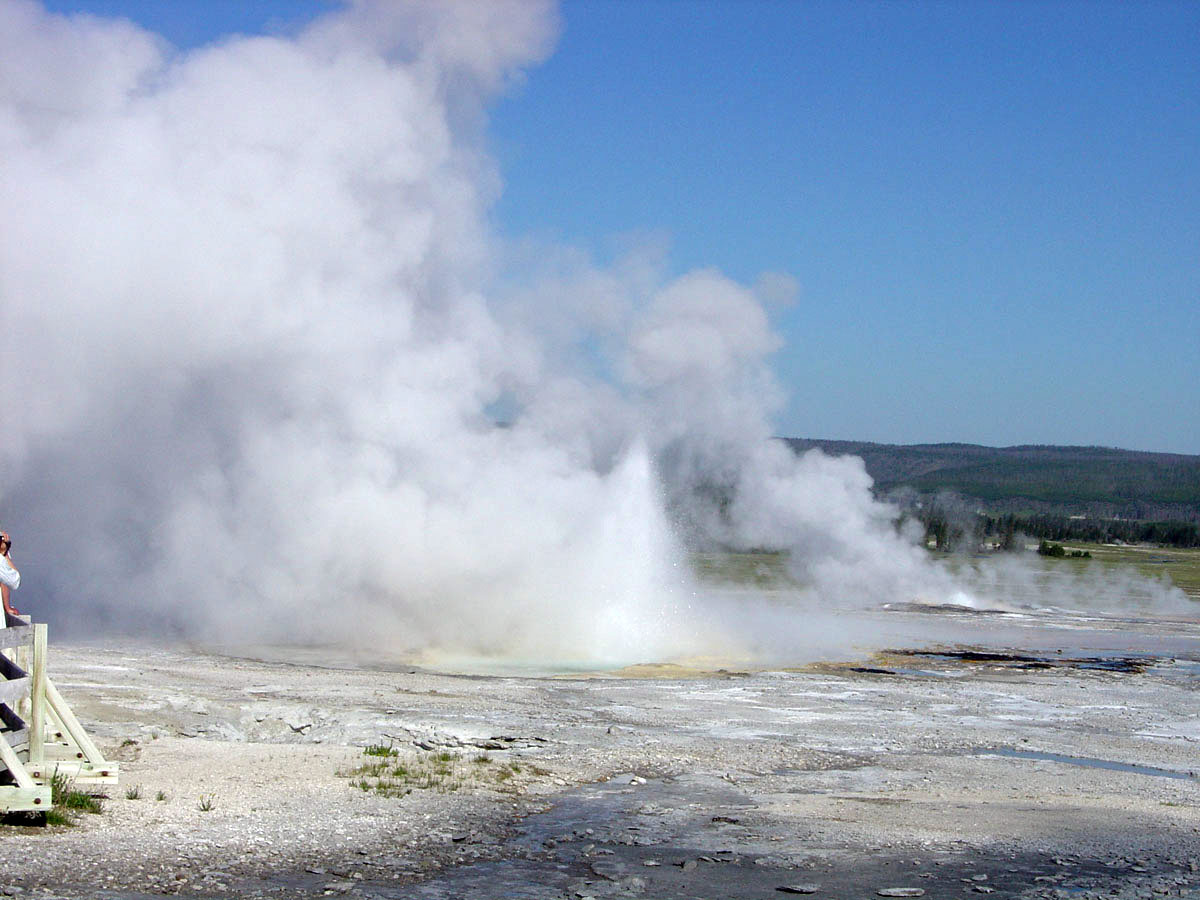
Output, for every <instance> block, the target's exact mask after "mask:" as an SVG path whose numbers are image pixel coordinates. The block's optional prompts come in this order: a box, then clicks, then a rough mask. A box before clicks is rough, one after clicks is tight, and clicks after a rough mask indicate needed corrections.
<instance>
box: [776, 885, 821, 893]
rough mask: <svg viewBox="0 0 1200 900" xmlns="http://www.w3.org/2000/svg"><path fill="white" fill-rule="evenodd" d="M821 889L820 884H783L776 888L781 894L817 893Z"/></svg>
mask: <svg viewBox="0 0 1200 900" xmlns="http://www.w3.org/2000/svg"><path fill="white" fill-rule="evenodd" d="M820 889H821V886H820V885H819V884H783V885H780V886H779V887H777V888H775V890H777V891H779V892H780V893H781V894H815V893H816V892H817V891H819V890H820Z"/></svg>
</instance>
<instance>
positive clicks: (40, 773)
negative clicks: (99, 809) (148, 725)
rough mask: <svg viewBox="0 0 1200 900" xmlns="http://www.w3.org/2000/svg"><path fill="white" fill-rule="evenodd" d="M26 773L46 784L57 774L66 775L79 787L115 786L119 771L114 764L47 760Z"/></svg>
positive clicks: (118, 778) (118, 767)
mask: <svg viewBox="0 0 1200 900" xmlns="http://www.w3.org/2000/svg"><path fill="white" fill-rule="evenodd" d="M28 772H29V775H30V777H31V778H33V779H34V780H35V781H45V782H48V781H49V780H50V779H51V778H52V777H53V776H54V773H56V772H57V773H58V774H60V775H66V776H67V777H69V778H70V779H71V780H72V781H74V782H75V783H76V784H80V785H83V784H116V783H117V782H118V781H119V780H120V774H121V769H120V766H118V765H117V764H116V763H115V762H106V763H105V764H104V765H102V766H94V765H92V764H91V763H89V762H81V761H79V760H63V761H61V762H53V763H52V762H50V761H49V760H47V761H46V762H45V763H43V764H42V765H40V766H35V767H33V768H31V769H28Z"/></svg>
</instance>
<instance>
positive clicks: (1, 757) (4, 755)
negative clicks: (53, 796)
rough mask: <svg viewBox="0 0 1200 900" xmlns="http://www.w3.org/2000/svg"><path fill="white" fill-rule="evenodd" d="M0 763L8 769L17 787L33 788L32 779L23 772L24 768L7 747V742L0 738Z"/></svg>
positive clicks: (10, 748) (14, 753) (11, 749)
mask: <svg viewBox="0 0 1200 900" xmlns="http://www.w3.org/2000/svg"><path fill="white" fill-rule="evenodd" d="M0 762H2V763H4V765H5V766H7V767H8V771H9V772H11V773H12V777H13V781H15V782H16V783H17V787H23V788H31V787H33V786H34V784H33V779H32V778H30V777H29V773H28V772H26V771H25V766H23V765H22V764H21V760H19V759H18V758H17V754H16V751H14V750H13V748H12V747H10V746H8V741H6V740H5V739H4V738H3V737H0Z"/></svg>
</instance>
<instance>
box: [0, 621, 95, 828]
mask: <svg viewBox="0 0 1200 900" xmlns="http://www.w3.org/2000/svg"><path fill="white" fill-rule="evenodd" d="M7 625H8V627H6V628H3V629H0V813H5V812H17V811H38V810H48V809H49V808H50V805H51V802H50V795H51V787H50V785H51V780H52V779H53V778H54V776H55V775H56V774H57V775H59V776H65V777H67V778H69V779H70V780H71V781H73V782H74V783H75V785H76V786H79V787H84V788H86V787H88V786H91V785H106V784H116V783H117V774H118V773H117V764H116V763H115V762H113V761H110V760H106V759H105V758H104V755H103V754H102V753H101V752H100V750H99V749H98V748H97V747H96V745H95V744H94V743H93V742H92V739H91V738H90V737H88V734H87V732H86V731H84V730H83V726H82V725H80V724H79V720H78V719H76V718H75V714H74V713H73V712H71V707H70V706H68V705H67V702H66V700H64V699H63V696H62V694H60V693H59V692H58V688H56V687H55V686H54V682H52V681H51V680H50V678H49V677H48V676H47V674H46V626H45V625H44V624H36V625H35V624H32V623H31V622H30V621H29V617H28V616H8V617H7Z"/></svg>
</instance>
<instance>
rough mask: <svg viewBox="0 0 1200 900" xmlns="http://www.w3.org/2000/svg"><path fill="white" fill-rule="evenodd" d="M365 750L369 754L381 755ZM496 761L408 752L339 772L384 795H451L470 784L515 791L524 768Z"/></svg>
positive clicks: (484, 756) (445, 753) (482, 756)
mask: <svg viewBox="0 0 1200 900" xmlns="http://www.w3.org/2000/svg"><path fill="white" fill-rule="evenodd" d="M389 749H392V750H393V752H392V753H390V754H388V755H389V757H398V756H400V752H399V751H398V750H394V748H389ZM363 753H364V755H365V756H377V755H379V754H375V753H367V752H366V751H363ZM492 763H493V759H492V757H491V756H489V755H488V754H486V753H480V754H477V755H475V756H473V757H470V758H469V759H464V757H463V756H462V755H461V754H459V753H454V752H452V751H449V750H439V751H434V752H417V753H411V754H406V755H405V756H404V758H403V759H389V760H388V761H382V760H379V761H376V760H368V761H365V762H363V763H362V764H361V765H358V766H355V767H353V768H352V769H349V770H348V771H343V770H339V771H338V772H337V774H338V776H339V777H342V778H348V779H350V784H351V786H352V787H355V788H357V789H358V790H360V791H363V792H364V793H375V794H378V795H379V796H381V797H404V796H407V795H408V794H411V793H412V792H413V791H414V790H417V791H436V792H437V793H442V794H448V793H453V792H455V791H460V790H462V789H463V788H464V787H466V786H467V785H477V786H480V787H491V788H492V789H493V790H503V791H505V792H512V791H513V790H515V789H516V788H515V787H514V786H513V785H511V783H510V781H511V779H512V777H513V775H515V774H516V773H517V772H520V771H521V767H520V766H519V765H517V764H516V763H505V764H503V765H494V764H492Z"/></svg>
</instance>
